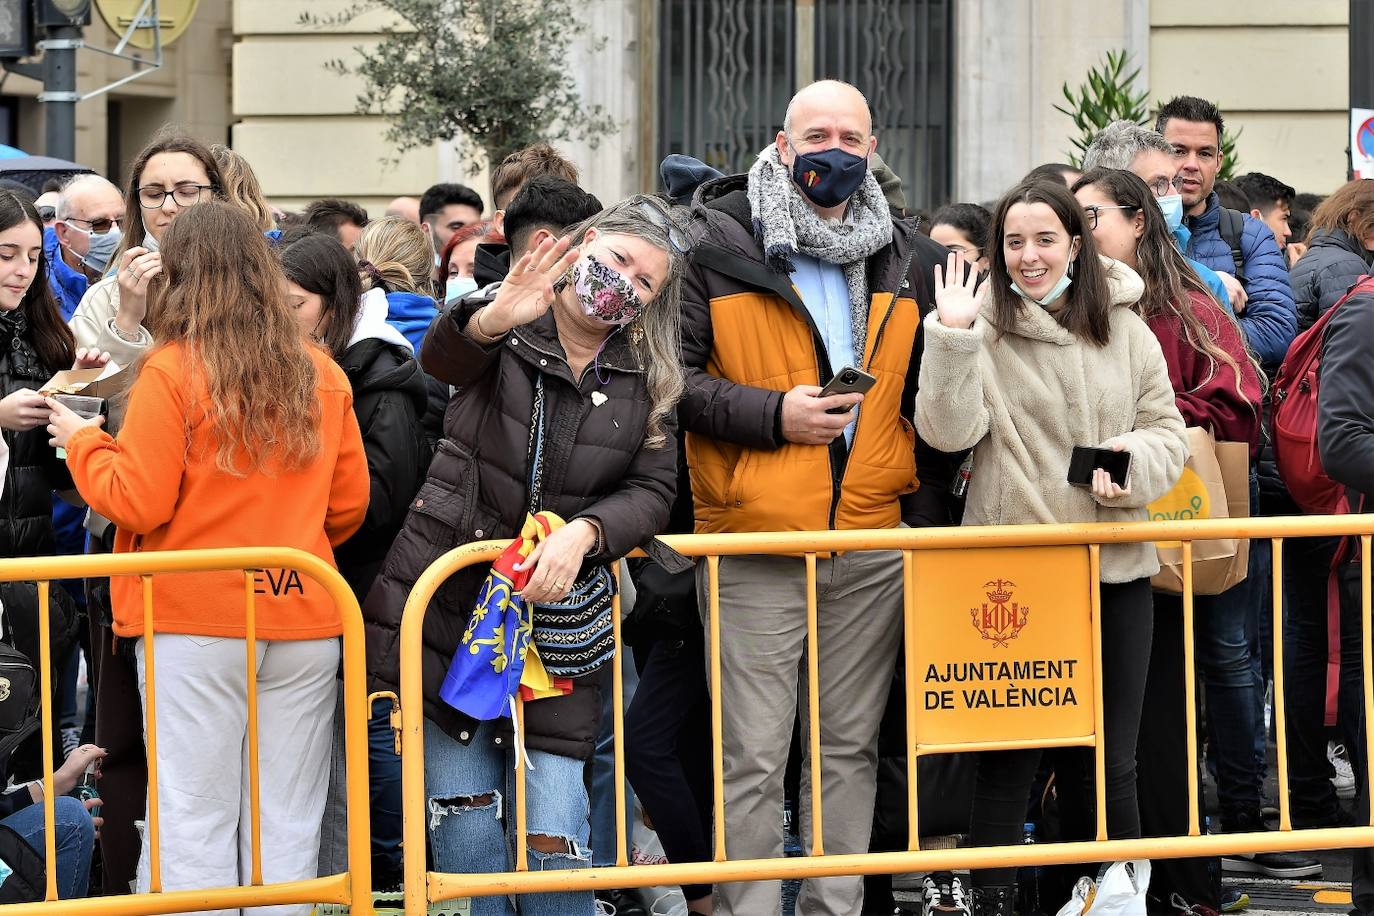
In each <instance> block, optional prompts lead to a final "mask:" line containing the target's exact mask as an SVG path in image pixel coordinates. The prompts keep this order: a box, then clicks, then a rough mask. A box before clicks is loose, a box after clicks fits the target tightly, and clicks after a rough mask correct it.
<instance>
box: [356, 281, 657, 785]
mask: <svg viewBox="0 0 1374 916" xmlns="http://www.w3.org/2000/svg"><path fill="white" fill-rule="evenodd" d="M486 302H487V300H486V299H484V298H483V297H482V294H481V293H477V294H473V295H471V296H468V297H467V298H466V299H463V300H460V301H459V302H456V303H454V304H453V305H451V306H450V307H449V308H448V309H446V310H445V311H444V312H443V313H442V314H440V316H439V318H438V319H437V320H436V322H435V324H434V326H433V327H432V328H431V330H430V333H429V337H428V338H427V339H426V340H425V346H424V349H423V351H422V354H421V363H422V365H423V366H424V369H425V371H426V372H428V373H429V374H431V375H433V376H435V377H436V378H438V379H440V380H441V381H444V382H446V383H448V384H450V385H453V386H455V387H456V388H458V389H461V390H460V391H459V392H458V393H457V394H456V395H455V396H454V398H453V400H452V401H451V402H450V403H449V406H448V411H447V413H446V414H445V417H444V437H443V438H442V439H441V440H440V441H439V445H438V450H437V452H436V453H435V456H434V460H433V462H432V463H431V464H430V467H429V475H428V477H426V479H425V482H424V484H423V485H421V487H420V490H419V492H418V493H417V494H416V496H415V499H414V500H412V501H411V509H410V512H409V514H408V515H407V516H406V521H405V525H404V526H403V527H402V529H401V533H400V535H399V536H398V537H397V538H396V542H395V543H394V544H393V545H392V548H391V551H390V552H389V553H388V555H387V558H386V561H385V562H384V563H383V566H382V572H381V575H380V576H378V578H377V581H376V584H375V585H374V586H373V588H372V591H371V592H370V593H369V594H368V597H367V600H366V602H365V603H364V606H363V616H364V619H365V621H366V623H367V649H368V672H369V677H370V688H369V689H371V690H396V689H397V686H396V685H397V684H398V683H399V650H398V642H399V629H400V620H401V611H402V608H403V606H404V604H405V600H406V596H407V595H408V594H409V592H410V589H411V586H412V585H413V584H414V582H415V580H416V579H417V578H418V577H419V575H420V573H421V572H423V571H424V569H425V568H426V567H427V566H429V564H430V563H432V562H433V561H434V560H436V559H438V557H439V556H440V555H442V554H443V553H445V552H447V551H448V550H450V549H452V548H453V547H455V546H457V545H459V544H463V543H467V542H469V541H480V540H489V539H493V538H502V539H504V538H511V537H514V536H515V535H516V533H517V532H518V531H519V528H520V524H521V522H522V521H523V519H524V515H525V511H526V509H527V501H528V492H527V491H528V483H527V481H528V471H529V469H528V463H529V448H528V444H529V430H530V414H531V411H532V408H533V404H534V384H535V375H536V373H537V372H542V373H544V397H545V423H546V429H545V450H546V454H545V460H544V477H543V494H544V496H543V506H542V508H544V509H549V510H552V511H554V512H556V513H558V514H559V515H560V516H562V517H563V518H564V519H566V520H568V521H571V520H573V519H575V518H578V517H580V516H587V517H592V518H595V519H597V520H598V521H600V523H601V525H602V528H603V529H604V532H605V537H606V550H605V552H604V553H603V554H601V555H597V556H592V557H589V558H588V562H589V563H605V562H608V561H610V560H613V559H616V558H619V557H621V556H624V555H625V554H626V553H629V552H630V551H631V550H633V549H634V548H635V547H637V546H639V545H641V544H643V543H644V542H645V541H647V540H649V539H651V538H652V537H653V536H654V535H656V534H658V533H659V532H661V531H662V530H663V529H664V527H665V526H666V524H667V521H668V512H669V507H670V506H671V505H672V502H673V495H674V491H675V489H676V478H677V446H676V437H675V435H674V433H675V431H674V430H673V429H671V428H670V429H669V431H668V442H667V444H666V445H665V446H664V447H662V448H656V449H649V448H645V447H644V446H643V440H644V430H645V424H646V422H647V419H648V414H649V399H648V394H647V391H646V378H645V373H644V371H643V370H642V369H641V368H640V360H639V357H638V356H637V353H636V349H635V348H634V347H633V346H632V345H631V344H630V342H629V340H628V332H624V331H621V332H617V333H615V334H613V335H612V337H611V338H610V340H609V341H608V342H607V344H606V346H605V349H604V350H603V351H602V353H601V356H600V366H599V370H598V368H597V367H594V366H588V367H587V369H586V371H585V372H584V373H583V374H582V377H581V378H580V379H576V380H574V379H573V377H572V375H571V370H570V369H569V367H568V364H567V361H566V357H565V355H564V352H563V348H562V346H561V345H560V344H559V342H558V334H557V328H556V325H555V323H554V316H553V312H552V311H550V312H548V313H546V314H545V315H544V316H542V317H541V318H539V319H537V320H536V321H533V322H531V323H530V324H527V325H524V326H523V327H520V328H516V329H515V330H514V331H512V332H511V333H510V334H508V335H507V336H506V337H505V338H504V339H503V340H502V341H501V342H500V343H499V344H497V345H495V346H493V347H491V348H484V347H481V346H479V345H478V344H476V343H475V342H473V341H472V340H471V339H469V338H468V337H467V336H466V335H465V334H463V331H462V328H463V327H464V326H465V325H466V323H467V321H468V319H469V317H470V316H471V314H472V313H473V311H475V310H476V309H477V308H478V307H480V306H482V305H484V304H486ZM598 373H599V375H600V378H601V379H605V380H606V381H605V382H604V383H602V382H601V381H599V380H598ZM593 392H600V393H601V394H604V395H605V396H606V399H605V400H604V401H603V402H602V403H601V404H600V405H599V406H598V405H597V404H596V403H595V402H594V401H593V399H592V393H593ZM486 572H487V568H486V566H485V565H483V566H478V567H475V568H472V569H469V570H465V571H463V572H460V573H459V574H457V575H455V576H453V577H452V578H450V579H449V580H448V582H446V583H445V584H444V585H443V587H441V588H440V589H439V591H438V592H437V593H436V595H435V598H434V601H433V603H432V604H431V605H430V608H429V611H428V613H427V614H426V616H425V625H424V652H423V655H424V665H423V669H424V675H423V677H424V685H425V715H426V717H427V718H429V719H432V720H433V721H434V722H435V723H436V724H437V725H439V726H440V727H441V728H443V729H444V731H445V732H447V733H448V734H449V735H450V736H452V737H453V738H454V739H455V740H458V741H461V742H464V743H466V742H467V741H469V740H470V739H471V735H472V729H473V724H474V723H473V722H472V720H471V719H469V718H468V717H466V716H464V715H462V714H461V713H459V712H458V711H457V710H454V709H452V708H451V707H449V706H447V705H446V704H444V703H443V701H442V700H440V699H439V698H438V692H439V686H440V684H442V683H443V679H444V675H445V673H446V672H447V671H448V666H449V662H450V661H451V659H452V657H453V652H454V649H455V648H456V647H457V646H458V643H459V641H460V640H461V639H462V636H463V631H464V630H465V629H466V627H467V622H468V617H469V615H470V614H471V612H472V606H473V602H474V600H475V598H476V595H477V590H478V588H479V586H480V584H481V582H482V580H483V578H485V576H486ZM601 675H602V672H595V673H593V674H591V675H588V676H586V677H585V678H582V679H579V680H578V681H576V682H575V688H574V690H573V693H572V694H571V695H569V696H566V697H558V698H554V699H544V700H539V701H537V702H534V703H531V704H530V705H529V706H527V707H526V710H525V723H524V724H525V727H526V738H525V740H526V744H527V746H528V747H529V748H531V749H534V750H542V751H548V752H550V753H556V754H562V755H564V756H568V757H575V758H579V759H586V758H587V757H589V756H590V755H591V752H592V749H593V746H594V744H595V740H596V736H597V733H598V731H599V726H600V712H601V693H600V691H601V686H600V685H601V682H602V676H601ZM502 721H505V720H502ZM494 740H495V741H497V742H498V743H500V744H502V745H503V746H509V740H510V736H509V734H508V733H507V734H503V735H499V736H498V737H497V738H495V739H494Z"/></svg>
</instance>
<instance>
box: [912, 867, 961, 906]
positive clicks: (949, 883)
mask: <svg viewBox="0 0 1374 916" xmlns="http://www.w3.org/2000/svg"><path fill="white" fill-rule="evenodd" d="M922 885H923V886H922V894H921V897H922V900H921V913H922V916H940V914H945V913H948V914H957V916H968V914H969V905H968V900H967V899H966V898H965V896H964V885H963V882H962V881H960V880H959V878H958V877H957V876H956V875H952V874H950V873H949V872H947V871H946V872H936V873H935V874H932V875H928V876H927V877H926V879H925V881H923V882H922Z"/></svg>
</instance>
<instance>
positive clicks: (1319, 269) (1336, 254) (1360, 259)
mask: <svg viewBox="0 0 1374 916" xmlns="http://www.w3.org/2000/svg"><path fill="white" fill-rule="evenodd" d="M1371 260H1374V253H1371V252H1370V251H1369V249H1367V248H1365V247H1364V246H1363V245H1361V244H1360V240H1359V239H1357V238H1355V237H1354V236H1353V235H1351V234H1350V233H1349V232H1346V231H1345V230H1344V229H1319V230H1317V232H1315V233H1314V234H1313V235H1312V239H1311V241H1310V242H1308V244H1307V253H1306V254H1304V255H1303V256H1302V259H1301V260H1299V261H1298V263H1296V264H1294V265H1293V299H1294V300H1295V301H1296V302H1297V304H1298V330H1299V331H1305V330H1307V329H1308V328H1310V327H1312V325H1314V324H1316V322H1317V319H1318V318H1320V317H1321V316H1323V315H1325V314H1326V310H1327V309H1329V308H1331V306H1333V305H1335V304H1336V303H1337V302H1339V301H1340V299H1341V297H1342V296H1344V295H1345V294H1346V293H1347V292H1348V291H1349V290H1350V287H1352V286H1354V285H1355V282H1356V281H1357V280H1359V279H1360V277H1363V276H1364V275H1365V274H1367V273H1369V264H1370V261H1371Z"/></svg>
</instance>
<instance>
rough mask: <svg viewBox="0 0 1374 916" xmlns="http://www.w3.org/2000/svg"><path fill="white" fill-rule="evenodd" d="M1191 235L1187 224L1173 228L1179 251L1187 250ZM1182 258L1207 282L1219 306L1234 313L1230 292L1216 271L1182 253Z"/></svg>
mask: <svg viewBox="0 0 1374 916" xmlns="http://www.w3.org/2000/svg"><path fill="white" fill-rule="evenodd" d="M1192 237H1193V234H1192V233H1191V232H1189V231H1188V227H1187V226H1179V227H1178V228H1177V229H1175V230H1174V242H1175V243H1176V244H1177V245H1178V250H1179V251H1187V250H1188V241H1189V239H1191V238H1192ZM1183 260H1185V261H1187V262H1188V266H1189V267H1191V268H1192V269H1193V273H1195V274H1197V275H1198V278H1199V279H1200V280H1202V282H1203V283H1206V284H1207V288H1208V289H1210V290H1211V291H1212V295H1213V296H1216V297H1217V301H1218V302H1220V303H1221V307H1222V308H1224V309H1226V311H1228V312H1231V313H1232V314H1234V313H1235V310H1234V309H1232V308H1231V294H1230V293H1228V292H1227V291H1226V284H1225V283H1222V282H1221V277H1220V276H1219V275H1218V274H1217V272H1216V271H1215V270H1213V269H1212V268H1210V267H1208V266H1207V265H1206V264H1203V263H1202V262H1201V261H1194V260H1193V259H1192V258H1190V257H1188V256H1187V255H1184V258H1183Z"/></svg>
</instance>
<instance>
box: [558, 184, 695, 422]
mask: <svg viewBox="0 0 1374 916" xmlns="http://www.w3.org/2000/svg"><path fill="white" fill-rule="evenodd" d="M660 220H662V221H661V222H660ZM592 229H595V230H596V231H597V232H598V233H599V234H600V235H630V236H634V237H635V238H639V239H643V240H644V241H646V242H648V243H649V244H650V245H653V246H654V247H655V248H661V249H663V250H664V251H665V252H667V254H668V277H667V279H666V280H665V281H664V283H663V287H662V289H661V290H660V291H659V293H658V295H657V296H655V297H654V298H653V300H652V301H651V302H648V303H646V304H645V308H644V311H643V313H642V314H641V315H640V316H639V318H637V319H635V321H634V322H633V323H632V324H631V325H630V329H629V330H630V344H631V346H632V347H633V348H634V350H635V355H636V356H637V357H638V358H639V360H640V363H641V364H642V365H643V366H644V369H645V372H646V373H647V376H648V388H649V401H650V407H649V420H648V423H647V424H646V426H645V432H644V445H645V447H646V448H664V447H665V446H666V445H667V444H668V430H667V422H668V418H669V417H671V416H672V415H673V412H674V411H675V410H676V409H677V402H678V401H679V400H681V399H682V392H683V390H684V389H685V387H686V383H685V381H684V379H683V375H682V290H681V287H682V272H683V270H685V269H686V266H687V258H686V251H684V250H683V249H684V248H685V247H686V238H687V237H686V233H685V232H684V231H683V229H682V228H681V226H680V225H679V224H678V222H677V221H676V220H675V219H674V218H673V217H672V216H671V215H670V214H669V212H668V208H667V207H666V205H664V204H661V203H659V202H658V201H657V200H653V199H649V198H647V197H644V196H642V195H637V196H635V197H631V198H629V199H628V200H626V201H624V202H622V203H620V204H617V205H616V206H614V207H611V208H609V209H607V210H602V211H601V212H600V213H598V214H597V215H596V216H593V217H592V218H591V219H589V220H586V221H585V222H582V223H579V224H577V225H576V226H573V227H572V228H571V229H569V230H568V232H567V234H568V235H569V236H571V237H572V238H574V239H576V240H577V244H579V245H581V244H582V243H583V242H584V241H585V240H586V238H587V232H588V231H589V230H592ZM636 324H637V325H638V326H639V329H640V330H641V331H642V332H643V333H642V334H637V333H635V325H636Z"/></svg>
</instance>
